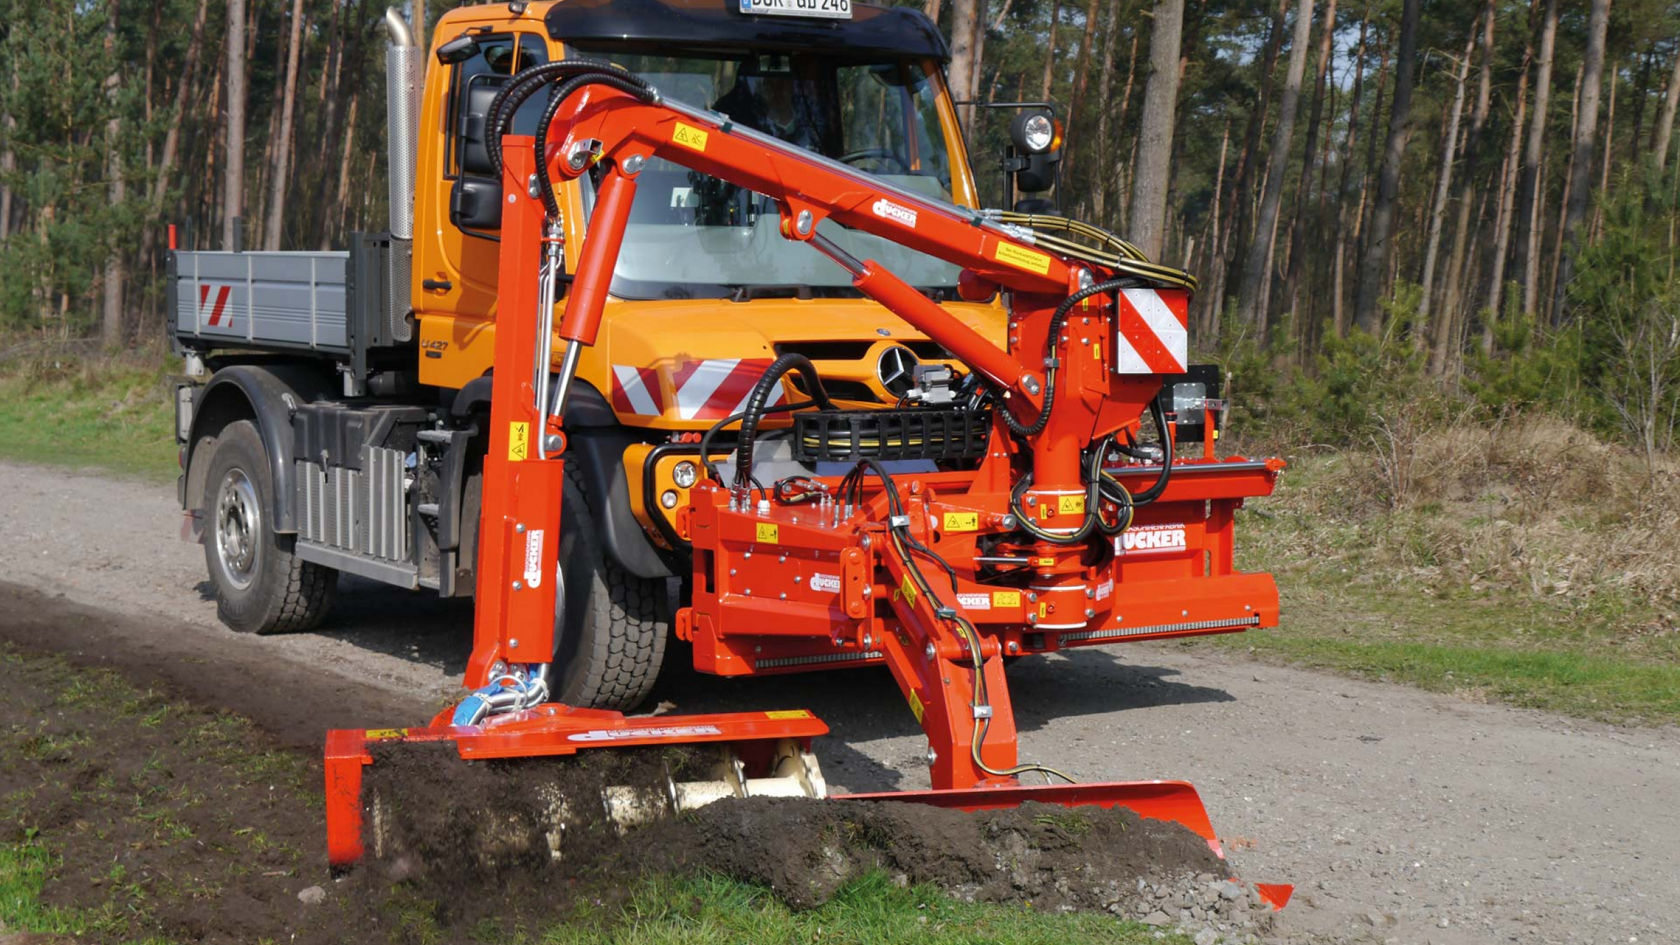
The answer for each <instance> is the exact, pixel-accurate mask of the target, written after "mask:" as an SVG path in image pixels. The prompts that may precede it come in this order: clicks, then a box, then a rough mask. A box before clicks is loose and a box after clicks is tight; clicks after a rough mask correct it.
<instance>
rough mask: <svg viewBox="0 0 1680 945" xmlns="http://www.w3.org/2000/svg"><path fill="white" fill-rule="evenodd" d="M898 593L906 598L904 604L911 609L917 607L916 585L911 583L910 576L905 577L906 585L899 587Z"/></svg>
mask: <svg viewBox="0 0 1680 945" xmlns="http://www.w3.org/2000/svg"><path fill="white" fill-rule="evenodd" d="M898 592H899V593H900V594H901V595H903V596H904V602H905V603H906V604H909V605H910V606H911V607H914V606H916V585H914V584H912V583H910V575H908V574H906V575H905V576H904V583H903V584H900V585H899V587H898Z"/></svg>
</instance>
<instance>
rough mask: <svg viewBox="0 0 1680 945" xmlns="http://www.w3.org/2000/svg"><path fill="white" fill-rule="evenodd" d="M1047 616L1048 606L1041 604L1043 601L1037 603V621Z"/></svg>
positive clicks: (1048, 614) (1048, 613) (1048, 612)
mask: <svg viewBox="0 0 1680 945" xmlns="http://www.w3.org/2000/svg"><path fill="white" fill-rule="evenodd" d="M1048 616H1050V605H1049V604H1047V603H1045V602H1043V601H1039V602H1038V619H1040V620H1043V619H1044V618H1045V617H1048Z"/></svg>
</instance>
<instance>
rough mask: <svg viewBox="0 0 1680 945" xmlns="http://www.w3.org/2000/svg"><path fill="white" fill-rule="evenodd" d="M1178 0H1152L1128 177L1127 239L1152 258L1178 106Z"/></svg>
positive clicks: (1159, 235)
mask: <svg viewBox="0 0 1680 945" xmlns="http://www.w3.org/2000/svg"><path fill="white" fill-rule="evenodd" d="M1183 25H1184V0H1156V3H1155V16H1154V21H1153V25H1152V26H1151V27H1150V32H1149V80H1148V81H1147V82H1146V83H1145V84H1144V87H1143V123H1142V126H1141V127H1140V128H1139V131H1138V137H1137V144H1138V158H1137V178H1136V179H1135V180H1133V181H1132V221H1131V222H1132V227H1131V231H1132V242H1134V243H1136V244H1137V246H1138V248H1140V249H1142V250H1143V253H1144V255H1146V256H1148V257H1149V258H1151V259H1158V258H1160V256H1161V250H1162V249H1163V248H1164V240H1165V238H1166V217H1167V188H1168V186H1169V185H1170V183H1171V180H1172V154H1173V126H1174V124H1175V123H1176V120H1177V112H1178V66H1179V62H1178V60H1179V40H1180V37H1181V34H1182V29H1183Z"/></svg>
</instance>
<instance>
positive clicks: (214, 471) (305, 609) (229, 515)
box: [201, 420, 338, 633]
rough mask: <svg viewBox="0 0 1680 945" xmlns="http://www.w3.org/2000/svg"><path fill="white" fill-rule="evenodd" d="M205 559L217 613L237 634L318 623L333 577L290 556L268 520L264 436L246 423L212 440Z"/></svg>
mask: <svg viewBox="0 0 1680 945" xmlns="http://www.w3.org/2000/svg"><path fill="white" fill-rule="evenodd" d="M201 508H203V509H204V561H205V564H206V565H207V566H208V568H209V571H210V583H211V584H213V585H215V588H216V616H218V617H220V618H221V620H222V622H223V623H225V624H227V625H228V626H229V627H231V628H232V629H234V630H237V631H239V632H240V633H288V632H291V631H295V630H308V629H310V628H311V627H314V626H315V625H316V624H318V623H320V622H321V618H323V617H325V616H326V615H327V610H328V609H329V608H330V607H331V606H332V601H333V597H334V596H335V595H336V593H337V590H338V572H337V571H335V570H333V569H332V568H327V567H322V566H321V565H318V564H311V563H309V562H306V561H299V560H298V559H297V557H296V556H295V555H294V554H292V546H293V545H294V544H295V543H296V541H297V539H296V538H295V537H293V536H291V535H276V534H275V533H274V529H273V525H272V523H271V522H270V520H269V513H270V510H272V509H273V508H274V483H273V482H272V481H271V477H270V474H269V468H268V456H267V452H266V451H265V450H264V449H263V444H262V438H261V437H260V436H258V435H257V428H256V427H255V426H254V425H253V424H252V423H251V422H250V421H249V420H240V421H238V422H235V423H231V424H229V425H228V426H227V428H226V429H224V430H223V431H222V433H221V435H220V436H219V437H217V439H216V445H215V447H214V452H212V453H211V454H210V467H209V473H208V474H207V475H206V476H205V479H204V504H203V505H202V506H201Z"/></svg>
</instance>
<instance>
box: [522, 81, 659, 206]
mask: <svg viewBox="0 0 1680 945" xmlns="http://www.w3.org/2000/svg"><path fill="white" fill-rule="evenodd" d="M587 85H605V86H609V87H611V88H615V89H618V90H619V91H620V92H624V93H626V94H628V95H631V96H633V97H635V98H637V99H640V100H641V101H643V102H651V101H654V100H655V99H657V98H658V97H659V95H658V93H657V92H655V91H654V90H653V87H652V86H650V85H648V84H647V81H646V80H645V79H642V78H641V77H640V76H635V75H632V74H630V73H628V72H625V71H624V70H622V69H619V68H618V67H617V66H602V67H601V69H600V70H598V71H594V72H587V73H584V74H582V75H579V76H575V77H573V78H570V79H567V80H566V81H565V82H564V83H561V84H560V85H559V86H558V87H557V88H556V89H555V90H554V93H553V94H552V95H550V96H549V99H548V105H547V106H546V107H544V108H543V113H542V120H541V121H539V122H538V123H537V140H536V144H535V147H536V151H537V189H538V191H539V192H540V193H541V195H542V201H543V207H544V208H546V209H547V210H548V214H549V216H551V217H558V216H559V215H560V203H559V200H558V198H556V197H555V195H554V178H553V177H552V176H550V174H549V172H548V161H547V160H545V158H546V154H545V153H544V149H545V146H546V143H547V141H548V129H549V127H550V126H551V125H553V124H554V116H555V115H557V114H559V112H560V106H561V105H563V104H565V102H566V100H567V99H569V98H571V97H572V95H573V93H575V92H577V90H578V89H581V88H583V87H584V86H587Z"/></svg>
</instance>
